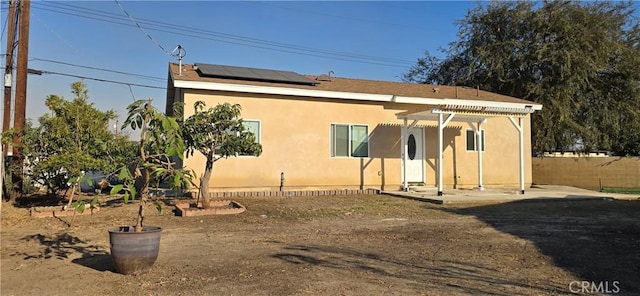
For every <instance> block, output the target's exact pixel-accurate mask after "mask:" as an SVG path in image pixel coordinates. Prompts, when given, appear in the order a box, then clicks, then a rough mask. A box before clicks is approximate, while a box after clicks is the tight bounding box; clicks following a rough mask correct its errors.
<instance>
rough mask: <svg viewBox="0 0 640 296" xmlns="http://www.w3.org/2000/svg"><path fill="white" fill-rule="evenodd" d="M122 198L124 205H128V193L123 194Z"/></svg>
mask: <svg viewBox="0 0 640 296" xmlns="http://www.w3.org/2000/svg"><path fill="white" fill-rule="evenodd" d="M122 198H123V199H124V203H129V192H125V194H124V196H123V197H122Z"/></svg>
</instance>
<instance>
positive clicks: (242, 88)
mask: <svg viewBox="0 0 640 296" xmlns="http://www.w3.org/2000/svg"><path fill="white" fill-rule="evenodd" d="M173 86H174V87H175V88H189V89H200V90H215V91H230V92H243V93H261V94H272V95H288V96H301V97H316V98H329V99H344V100H360V101H376V102H395V103H403V104H416V105H432V106H433V105H436V106H441V105H451V106H456V105H457V106H460V105H463V106H468V107H491V108H516V109H526V107H527V106H531V107H530V108H531V110H541V109H542V105H540V104H538V103H534V102H523V103H514V102H496V101H487V100H468V99H441V98H420V97H405V96H395V95H384V94H367V93H354V92H341V91H328V90H315V89H302V88H288V87H272V86H258V85H246V84H233V83H218V82H204V81H186V80H174V81H173Z"/></svg>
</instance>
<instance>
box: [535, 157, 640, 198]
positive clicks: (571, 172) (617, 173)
mask: <svg viewBox="0 0 640 296" xmlns="http://www.w3.org/2000/svg"><path fill="white" fill-rule="evenodd" d="M532 175H533V176H532V177H533V183H534V184H540V185H545V184H546V185H567V186H575V187H579V188H585V189H590V190H599V189H600V188H599V184H600V181H601V182H602V186H605V187H624V188H640V157H568V158H565V157H562V158H561V157H558V158H556V157H534V158H533V159H532Z"/></svg>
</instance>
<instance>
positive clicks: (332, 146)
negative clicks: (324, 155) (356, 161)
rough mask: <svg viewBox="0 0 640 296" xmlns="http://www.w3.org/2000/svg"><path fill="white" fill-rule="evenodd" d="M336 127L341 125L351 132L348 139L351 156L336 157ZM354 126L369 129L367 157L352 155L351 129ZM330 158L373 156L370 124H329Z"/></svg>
mask: <svg viewBox="0 0 640 296" xmlns="http://www.w3.org/2000/svg"><path fill="white" fill-rule="evenodd" d="M336 125H341V126H347V129H348V131H349V133H348V136H349V138H348V139H347V141H348V151H349V155H347V156H336V155H335V136H334V132H333V131H334V128H333V127H334V126H336ZM352 126H364V127H366V128H367V137H366V141H367V156H352V155H351V154H352V153H353V152H352V150H351V148H352V147H351V142H352V141H351V127H352ZM329 138H330V139H329V140H330V141H329V142H330V143H329V145H330V147H329V156H330V157H331V158H367V157H369V156H370V155H371V142H370V140H371V136H370V129H369V125H368V124H359V123H336V122H332V123H331V124H329Z"/></svg>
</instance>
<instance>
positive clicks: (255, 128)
mask: <svg viewBox="0 0 640 296" xmlns="http://www.w3.org/2000/svg"><path fill="white" fill-rule="evenodd" d="M242 125H243V126H244V128H245V130H247V131H248V132H252V133H253V135H254V136H256V143H258V144H261V143H262V141H261V139H260V121H258V120H247V119H243V120H242ZM238 155H239V156H249V155H247V154H244V153H240V154H238Z"/></svg>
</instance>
